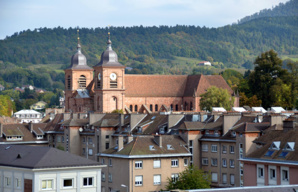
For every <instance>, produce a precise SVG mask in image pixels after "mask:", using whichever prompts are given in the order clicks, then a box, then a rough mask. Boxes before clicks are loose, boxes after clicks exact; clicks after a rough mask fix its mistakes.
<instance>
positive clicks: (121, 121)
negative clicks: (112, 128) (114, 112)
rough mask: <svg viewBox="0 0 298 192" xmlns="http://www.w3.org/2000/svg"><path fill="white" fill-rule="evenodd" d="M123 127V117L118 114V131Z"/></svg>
mask: <svg viewBox="0 0 298 192" xmlns="http://www.w3.org/2000/svg"><path fill="white" fill-rule="evenodd" d="M123 125H124V115H123V114H122V113H120V114H119V125H118V126H119V127H118V128H119V130H121V128H122V126H123Z"/></svg>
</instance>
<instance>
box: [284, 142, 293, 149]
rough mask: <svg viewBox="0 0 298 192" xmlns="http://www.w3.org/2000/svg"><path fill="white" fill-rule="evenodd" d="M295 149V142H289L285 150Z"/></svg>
mask: <svg viewBox="0 0 298 192" xmlns="http://www.w3.org/2000/svg"><path fill="white" fill-rule="evenodd" d="M294 147H295V142H287V144H286V146H285V148H284V150H287V151H294Z"/></svg>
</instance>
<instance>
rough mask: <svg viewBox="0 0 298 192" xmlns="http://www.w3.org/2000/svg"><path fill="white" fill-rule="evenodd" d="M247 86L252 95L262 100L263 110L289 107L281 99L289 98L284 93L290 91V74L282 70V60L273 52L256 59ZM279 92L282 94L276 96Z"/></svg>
mask: <svg viewBox="0 0 298 192" xmlns="http://www.w3.org/2000/svg"><path fill="white" fill-rule="evenodd" d="M248 84H249V87H250V90H251V92H252V94H253V95H256V96H257V97H258V98H259V99H261V100H262V106H263V107H264V108H268V107H271V106H274V105H276V104H278V105H280V106H282V107H285V108H286V107H288V106H289V105H288V102H285V101H282V98H283V97H285V96H286V97H285V98H284V99H286V98H289V97H288V96H287V93H285V92H287V90H290V89H289V87H288V86H290V84H291V82H290V74H289V73H288V71H287V70H286V69H282V60H281V59H280V58H279V57H278V56H277V53H276V52H275V51H273V50H270V51H268V52H265V53H262V54H261V56H259V57H257V59H256V61H255V70H254V71H253V72H252V73H251V74H250V76H249V81H248ZM279 90H283V93H282V94H278V93H277V92H278V91H279ZM290 101H291V99H290Z"/></svg>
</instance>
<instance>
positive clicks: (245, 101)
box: [239, 92, 262, 107]
mask: <svg viewBox="0 0 298 192" xmlns="http://www.w3.org/2000/svg"><path fill="white" fill-rule="evenodd" d="M239 96H240V99H239V102H240V106H245V105H247V106H249V107H257V106H261V104H262V101H261V100H259V99H258V98H257V96H256V95H253V96H252V97H249V98H248V97H247V96H246V95H245V94H244V93H243V92H240V94H239Z"/></svg>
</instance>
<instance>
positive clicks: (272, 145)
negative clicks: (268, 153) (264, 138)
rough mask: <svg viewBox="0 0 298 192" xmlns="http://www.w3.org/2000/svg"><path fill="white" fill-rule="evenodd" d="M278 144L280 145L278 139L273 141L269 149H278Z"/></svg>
mask: <svg viewBox="0 0 298 192" xmlns="http://www.w3.org/2000/svg"><path fill="white" fill-rule="evenodd" d="M279 146H280V141H274V142H273V143H272V144H271V146H270V149H274V150H279Z"/></svg>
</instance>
